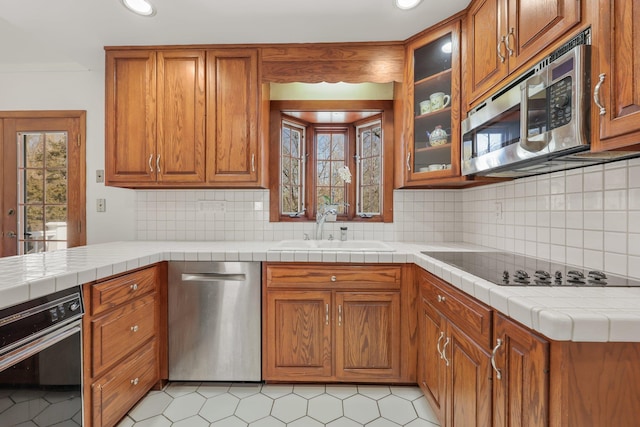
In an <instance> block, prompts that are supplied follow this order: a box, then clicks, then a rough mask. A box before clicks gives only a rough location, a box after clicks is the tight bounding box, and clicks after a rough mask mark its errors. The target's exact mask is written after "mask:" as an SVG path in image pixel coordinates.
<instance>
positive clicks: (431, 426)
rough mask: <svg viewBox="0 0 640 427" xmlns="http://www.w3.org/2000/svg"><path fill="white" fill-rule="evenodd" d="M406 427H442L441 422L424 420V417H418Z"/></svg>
mask: <svg viewBox="0 0 640 427" xmlns="http://www.w3.org/2000/svg"><path fill="white" fill-rule="evenodd" d="M405 427H440V424H437V423H430V422H429V421H427V420H423V419H422V418H416V419H415V420H413V421H411V422H410V423H409V424H407V425H406V426H405Z"/></svg>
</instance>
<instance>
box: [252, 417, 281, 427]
mask: <svg viewBox="0 0 640 427" xmlns="http://www.w3.org/2000/svg"><path fill="white" fill-rule="evenodd" d="M249 427H285V423H283V422H282V421H280V420H279V419H277V418H273V417H272V416H268V417H266V418H262V419H260V420H258V421H256V422H253V423H251V424H249Z"/></svg>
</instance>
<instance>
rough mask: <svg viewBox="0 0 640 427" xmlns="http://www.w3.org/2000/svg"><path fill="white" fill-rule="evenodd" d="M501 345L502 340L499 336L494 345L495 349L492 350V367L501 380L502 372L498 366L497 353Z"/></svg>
mask: <svg viewBox="0 0 640 427" xmlns="http://www.w3.org/2000/svg"><path fill="white" fill-rule="evenodd" d="M500 346H502V340H501V339H500V338H498V339H497V340H496V346H495V347H493V351H492V352H491V367H492V368H493V370H494V371H496V378H497V379H499V380H501V379H502V373H501V372H500V369H498V368H497V367H496V353H497V352H498V349H499V348H500Z"/></svg>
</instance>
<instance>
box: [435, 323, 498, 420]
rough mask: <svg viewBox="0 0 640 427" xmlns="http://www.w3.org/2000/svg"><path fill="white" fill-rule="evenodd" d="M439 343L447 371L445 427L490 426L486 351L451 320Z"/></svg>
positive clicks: (488, 363) (489, 396) (488, 360)
mask: <svg viewBox="0 0 640 427" xmlns="http://www.w3.org/2000/svg"><path fill="white" fill-rule="evenodd" d="M447 329H448V333H447V338H446V339H445V342H444V344H443V345H442V353H443V355H444V360H445V364H446V365H447V367H448V371H447V394H448V398H447V403H446V405H447V406H446V415H445V419H446V424H445V425H447V426H460V427H473V426H476V427H485V426H488V425H491V365H490V358H489V354H488V353H487V352H485V351H484V350H483V349H482V348H481V347H480V346H479V345H478V344H476V343H475V342H474V341H472V340H471V339H470V338H468V337H467V336H466V335H465V334H464V333H463V332H462V331H460V330H459V329H457V328H456V327H455V326H453V325H452V324H451V323H449V324H448V327H447Z"/></svg>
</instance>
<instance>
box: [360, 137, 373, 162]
mask: <svg viewBox="0 0 640 427" xmlns="http://www.w3.org/2000/svg"><path fill="white" fill-rule="evenodd" d="M361 139H362V154H361V155H360V156H361V157H371V132H370V131H365V132H362V136H361Z"/></svg>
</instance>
